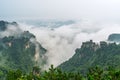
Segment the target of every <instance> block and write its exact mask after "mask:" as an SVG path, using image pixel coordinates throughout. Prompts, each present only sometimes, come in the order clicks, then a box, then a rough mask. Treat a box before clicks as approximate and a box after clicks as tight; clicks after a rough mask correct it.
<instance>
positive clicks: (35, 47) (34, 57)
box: [0, 21, 47, 74]
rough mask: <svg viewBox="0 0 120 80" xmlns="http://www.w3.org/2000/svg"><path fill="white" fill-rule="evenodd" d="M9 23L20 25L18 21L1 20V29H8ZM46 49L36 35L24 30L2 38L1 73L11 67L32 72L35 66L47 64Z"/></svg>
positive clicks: (0, 50) (0, 52) (0, 43)
mask: <svg viewBox="0 0 120 80" xmlns="http://www.w3.org/2000/svg"><path fill="white" fill-rule="evenodd" d="M8 25H13V26H19V25H18V24H17V23H16V22H12V23H9V22H5V21H0V29H1V31H2V32H4V31H6V28H7V27H8ZM46 51H47V50H46V49H45V48H43V47H42V45H41V44H40V43H39V42H38V41H37V40H36V37H35V35H33V34H32V33H30V32H29V31H23V32H21V33H19V34H16V35H15V36H14V35H13V36H4V37H1V38H0V73H1V74H3V73H5V72H6V71H7V70H10V69H21V70H22V71H23V72H30V70H32V68H33V67H34V66H39V67H43V66H44V64H46V60H47V58H46V57H45V53H46Z"/></svg>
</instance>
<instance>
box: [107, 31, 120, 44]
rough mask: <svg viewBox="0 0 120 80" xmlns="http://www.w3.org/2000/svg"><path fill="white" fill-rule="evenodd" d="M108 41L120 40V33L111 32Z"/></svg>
mask: <svg viewBox="0 0 120 80" xmlns="http://www.w3.org/2000/svg"><path fill="white" fill-rule="evenodd" d="M108 41H113V42H120V34H117V33H116V34H111V35H109V37H108Z"/></svg>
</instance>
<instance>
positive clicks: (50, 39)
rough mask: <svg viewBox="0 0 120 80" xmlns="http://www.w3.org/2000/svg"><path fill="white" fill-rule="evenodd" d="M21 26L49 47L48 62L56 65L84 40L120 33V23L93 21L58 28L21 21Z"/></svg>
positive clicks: (104, 38)
mask: <svg viewBox="0 0 120 80" xmlns="http://www.w3.org/2000/svg"><path fill="white" fill-rule="evenodd" d="M19 24H20V25H19V28H20V29H21V30H24V31H26V30H27V31H30V32H31V33H33V34H34V35H35V36H36V39H37V41H38V42H39V43H40V44H41V45H42V46H43V47H44V48H45V49H47V53H46V54H45V56H47V58H48V59H47V63H48V64H46V65H45V66H44V68H48V67H49V66H50V65H51V64H53V65H54V66H55V67H56V66H58V65H59V64H61V63H62V62H64V61H66V60H68V59H69V58H71V57H72V56H73V55H74V53H75V49H76V48H80V47H81V44H82V42H85V41H88V40H91V39H92V40H93V41H95V42H99V41H107V38H108V36H109V35H110V34H112V33H120V24H113V23H111V24H107V23H98V22H91V21H77V22H76V23H74V24H69V25H63V26H60V27H57V28H52V27H42V26H34V25H28V24H23V23H19Z"/></svg>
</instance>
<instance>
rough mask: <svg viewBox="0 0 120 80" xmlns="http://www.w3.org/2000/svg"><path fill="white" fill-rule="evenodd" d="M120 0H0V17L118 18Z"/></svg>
mask: <svg viewBox="0 0 120 80" xmlns="http://www.w3.org/2000/svg"><path fill="white" fill-rule="evenodd" d="M119 14H120V0H0V18H1V19H75V20H80V19H91V20H107V21H109V20H112V21H119V20H120V15H119Z"/></svg>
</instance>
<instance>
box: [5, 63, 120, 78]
mask: <svg viewBox="0 0 120 80" xmlns="http://www.w3.org/2000/svg"><path fill="white" fill-rule="evenodd" d="M34 69H35V71H36V72H39V70H40V68H39V67H34ZM34 69H33V71H32V72H30V73H29V74H23V73H22V72H21V71H20V70H16V71H15V70H13V71H9V72H8V74H7V77H6V79H5V80H120V70H116V69H115V68H112V67H108V68H107V69H102V68H100V67H99V66H95V67H92V68H89V71H88V72H87V73H86V74H85V75H81V73H79V72H75V73H74V72H70V73H69V72H63V71H62V70H60V69H58V68H54V67H53V65H51V68H49V70H48V71H43V72H39V73H37V74H35V73H34ZM37 70H38V71H37Z"/></svg>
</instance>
